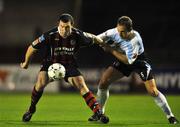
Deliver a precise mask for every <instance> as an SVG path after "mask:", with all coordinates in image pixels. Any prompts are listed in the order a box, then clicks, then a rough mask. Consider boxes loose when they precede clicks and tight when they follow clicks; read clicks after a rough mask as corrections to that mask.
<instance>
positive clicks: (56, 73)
mask: <svg viewBox="0 0 180 127" xmlns="http://www.w3.org/2000/svg"><path fill="white" fill-rule="evenodd" d="M65 74H66V69H65V67H64V66H63V65H62V64H60V63H53V64H52V65H50V66H49V68H48V76H49V78H50V79H52V80H59V79H62V78H64V77H65Z"/></svg>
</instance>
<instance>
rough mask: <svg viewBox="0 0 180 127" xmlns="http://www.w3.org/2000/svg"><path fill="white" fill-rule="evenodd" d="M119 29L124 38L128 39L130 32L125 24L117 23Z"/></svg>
mask: <svg viewBox="0 0 180 127" xmlns="http://www.w3.org/2000/svg"><path fill="white" fill-rule="evenodd" d="M117 30H118V32H119V35H120V36H121V38H122V39H128V36H129V32H128V31H127V30H126V27H125V26H124V25H119V24H118V25H117Z"/></svg>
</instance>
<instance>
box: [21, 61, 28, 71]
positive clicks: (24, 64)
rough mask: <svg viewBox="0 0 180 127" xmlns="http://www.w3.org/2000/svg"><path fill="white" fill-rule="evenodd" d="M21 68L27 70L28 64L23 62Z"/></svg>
mask: <svg viewBox="0 0 180 127" xmlns="http://www.w3.org/2000/svg"><path fill="white" fill-rule="evenodd" d="M20 67H21V68H23V69H27V68H28V63H26V62H22V63H20Z"/></svg>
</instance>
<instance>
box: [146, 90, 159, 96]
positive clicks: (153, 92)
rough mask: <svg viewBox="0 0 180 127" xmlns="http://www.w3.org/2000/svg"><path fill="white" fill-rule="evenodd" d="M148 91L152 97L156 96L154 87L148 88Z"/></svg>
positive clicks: (156, 92)
mask: <svg viewBox="0 0 180 127" xmlns="http://www.w3.org/2000/svg"><path fill="white" fill-rule="evenodd" d="M148 93H149V94H150V95H151V96H153V97H156V96H158V90H156V89H151V90H148Z"/></svg>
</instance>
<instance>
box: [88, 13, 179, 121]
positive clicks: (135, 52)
mask: <svg viewBox="0 0 180 127" xmlns="http://www.w3.org/2000/svg"><path fill="white" fill-rule="evenodd" d="M98 37H99V38H100V39H102V40H101V42H100V44H101V45H102V46H104V48H105V50H107V51H109V52H110V53H111V54H113V55H114V56H115V57H116V58H117V59H118V60H117V61H115V62H114V63H113V64H112V65H111V66H109V67H108V68H107V69H106V70H105V72H104V73H103V75H102V77H101V79H100V81H99V85H98V92H97V97H98V102H99V104H100V105H101V107H102V110H103V113H104V112H105V104H106V102H107V99H108V97H109V86H110V84H111V83H113V82H114V81H116V80H118V79H120V78H122V77H124V76H129V75H130V74H131V72H136V73H138V74H139V76H140V77H141V79H142V80H143V82H144V84H145V87H146V89H147V91H148V93H149V94H150V95H151V96H152V97H153V98H154V100H155V103H156V104H157V105H158V106H159V107H160V108H161V109H162V110H163V112H164V113H165V114H166V116H167V119H168V120H169V122H170V123H171V124H176V123H178V120H177V119H176V118H175V117H174V115H173V113H172V111H171V109H170V107H169V105H168V102H167V100H166V98H165V96H164V95H163V94H162V93H161V92H160V91H159V90H158V89H157V87H156V82H155V79H154V76H153V73H152V68H151V65H150V64H149V62H148V60H147V58H146V56H145V55H144V46H143V41H142V38H141V36H140V34H139V33H138V32H137V31H135V30H133V24H132V20H131V19H130V18H129V17H128V16H122V17H120V18H119V19H118V21H117V27H116V28H112V29H109V30H107V31H105V32H103V33H102V34H100V35H98ZM89 121H96V119H95V115H93V116H91V117H90V118H89Z"/></svg>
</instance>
